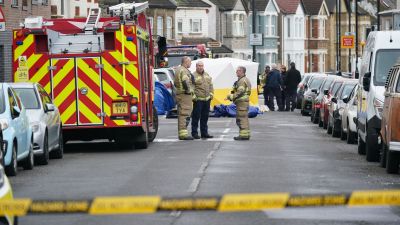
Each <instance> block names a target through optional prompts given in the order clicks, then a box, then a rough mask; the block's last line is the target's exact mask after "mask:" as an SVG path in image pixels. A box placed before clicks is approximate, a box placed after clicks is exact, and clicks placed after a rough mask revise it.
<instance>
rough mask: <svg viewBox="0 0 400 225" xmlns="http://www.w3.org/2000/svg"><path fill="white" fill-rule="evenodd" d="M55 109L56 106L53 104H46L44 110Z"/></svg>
mask: <svg viewBox="0 0 400 225" xmlns="http://www.w3.org/2000/svg"><path fill="white" fill-rule="evenodd" d="M55 110H56V107H55V106H54V105H53V104H49V103H47V104H46V112H54V111H55Z"/></svg>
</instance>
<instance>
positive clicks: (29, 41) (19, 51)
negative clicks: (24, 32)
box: [14, 34, 33, 61]
mask: <svg viewBox="0 0 400 225" xmlns="http://www.w3.org/2000/svg"><path fill="white" fill-rule="evenodd" d="M32 43H33V35H32V34H30V35H28V37H27V38H26V39H25V40H24V44H23V45H19V46H18V47H17V48H16V49H15V51H14V61H16V60H17V59H18V57H20V56H21V55H22V54H24V52H25V51H26V50H27V49H28V48H29V47H30V46H31V45H32Z"/></svg>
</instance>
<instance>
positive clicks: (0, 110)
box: [0, 85, 6, 113]
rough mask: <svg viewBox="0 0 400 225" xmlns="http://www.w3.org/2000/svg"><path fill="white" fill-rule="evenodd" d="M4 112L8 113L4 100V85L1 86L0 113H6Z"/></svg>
mask: <svg viewBox="0 0 400 225" xmlns="http://www.w3.org/2000/svg"><path fill="white" fill-rule="evenodd" d="M4 111H6V103H5V99H4V93H3V85H0V113H4Z"/></svg>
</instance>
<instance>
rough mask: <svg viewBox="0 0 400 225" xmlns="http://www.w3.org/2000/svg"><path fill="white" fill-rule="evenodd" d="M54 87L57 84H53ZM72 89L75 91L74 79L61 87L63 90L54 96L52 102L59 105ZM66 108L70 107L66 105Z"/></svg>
mask: <svg viewBox="0 0 400 225" xmlns="http://www.w3.org/2000/svg"><path fill="white" fill-rule="evenodd" d="M54 87H57V86H56V85H54ZM74 91H75V79H73V80H71V82H69V84H68V85H67V86H66V87H65V88H64V89H63V91H62V92H61V93H59V94H58V95H57V96H55V98H54V103H55V104H56V105H57V106H60V105H61V103H63V101H64V100H65V99H66V98H67V97H68V96H69V95H70V94H71V93H72V92H74ZM68 108H71V107H68Z"/></svg>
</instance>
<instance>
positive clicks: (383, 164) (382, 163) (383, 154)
mask: <svg viewBox="0 0 400 225" xmlns="http://www.w3.org/2000/svg"><path fill="white" fill-rule="evenodd" d="M380 152H381V154H380V158H379V165H380V166H381V167H382V168H386V161H387V154H388V153H387V152H388V147H387V145H385V144H384V143H382V144H381V151H380Z"/></svg>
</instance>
